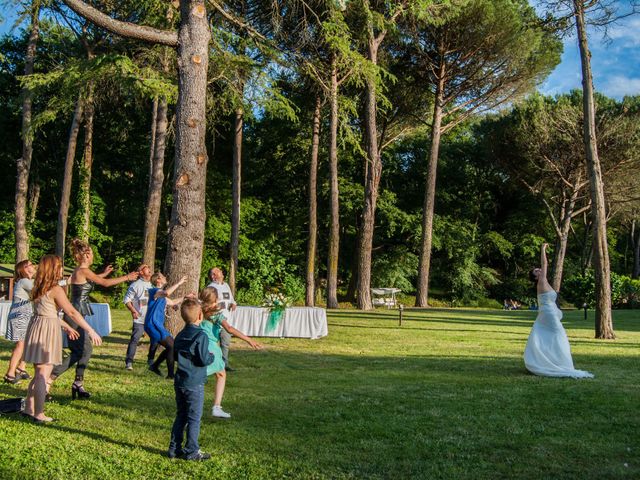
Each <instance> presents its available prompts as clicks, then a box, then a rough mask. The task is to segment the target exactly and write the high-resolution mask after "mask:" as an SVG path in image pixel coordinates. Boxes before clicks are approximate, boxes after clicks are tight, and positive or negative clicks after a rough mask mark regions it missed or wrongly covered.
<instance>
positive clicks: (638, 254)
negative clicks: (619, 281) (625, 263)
mask: <svg viewBox="0 0 640 480" xmlns="http://www.w3.org/2000/svg"><path fill="white" fill-rule="evenodd" d="M634 223H635V221H634ZM631 244H632V245H633V271H632V273H631V278H638V277H640V232H638V235H634V233H633V232H632V234H631Z"/></svg>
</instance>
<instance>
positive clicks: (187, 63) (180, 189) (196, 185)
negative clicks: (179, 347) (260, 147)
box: [165, 0, 211, 334]
mask: <svg viewBox="0 0 640 480" xmlns="http://www.w3.org/2000/svg"><path fill="white" fill-rule="evenodd" d="M206 13H207V12H206V7H205V3H204V0H183V1H181V2H180V27H179V33H178V39H179V42H178V43H179V45H178V92H179V93H178V105H177V108H176V154H175V167H174V175H173V208H172V210H171V221H170V225H169V238H168V240H167V255H166V258H165V270H166V273H167V278H168V281H169V283H170V284H172V283H176V282H177V281H178V280H179V279H180V278H181V277H182V276H183V275H186V276H187V278H188V281H187V283H186V284H184V285H183V286H181V287H180V288H179V289H178V290H177V292H176V293H175V296H176V297H179V296H180V295H183V294H185V293H187V292H195V291H197V290H198V287H199V280H200V270H201V267H202V250H203V246H204V228H205V222H206V212H205V189H206V173H207V149H206V146H205V133H206V98H207V66H208V62H209V40H210V38H211V32H210V30H209V22H208V18H207V15H206ZM166 325H167V327H168V328H169V330H170V331H171V332H173V333H174V334H175V333H176V332H177V331H179V330H180V329H182V327H183V325H184V323H183V321H182V319H181V318H180V315H179V314H178V313H177V312H172V313H171V314H170V315H169V316H168V317H167V321H166Z"/></svg>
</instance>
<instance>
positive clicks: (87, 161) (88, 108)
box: [78, 83, 95, 242]
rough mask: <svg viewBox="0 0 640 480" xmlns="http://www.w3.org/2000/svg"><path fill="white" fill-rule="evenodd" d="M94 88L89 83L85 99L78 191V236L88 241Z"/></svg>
mask: <svg viewBox="0 0 640 480" xmlns="http://www.w3.org/2000/svg"><path fill="white" fill-rule="evenodd" d="M94 89H95V85H94V84H93V83H89V85H88V86H87V98H86V101H85V114H84V149H83V155H82V163H81V165H80V186H79V192H78V199H79V202H78V203H79V205H78V208H79V210H80V212H81V217H80V226H79V228H78V236H79V237H80V238H81V239H82V240H84V241H86V242H88V241H89V229H90V227H91V173H92V170H93V123H94V116H95V106H94V104H93V100H94V98H93V96H94Z"/></svg>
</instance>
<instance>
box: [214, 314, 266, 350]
mask: <svg viewBox="0 0 640 480" xmlns="http://www.w3.org/2000/svg"><path fill="white" fill-rule="evenodd" d="M222 326H223V327H224V329H225V330H226V331H227V332H229V333H230V334H231V335H233V336H234V337H238V338H240V339H242V340H244V341H245V342H247V343H248V344H249V346H250V347H251V348H254V349H256V350H261V349H263V348H264V346H263V345H262V344H260V343H258V342H256V341H255V340H254V339H252V338H251V337H247V336H246V335H245V334H244V333H242V332H240V331H238V330H236V329H235V328H233V327H232V326H231V325H229V322H227V321H226V320H223V321H222Z"/></svg>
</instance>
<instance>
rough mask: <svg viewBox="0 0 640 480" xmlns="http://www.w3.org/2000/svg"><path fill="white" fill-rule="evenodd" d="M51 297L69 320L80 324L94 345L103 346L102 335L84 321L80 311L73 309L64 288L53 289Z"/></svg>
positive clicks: (56, 287)
mask: <svg viewBox="0 0 640 480" xmlns="http://www.w3.org/2000/svg"><path fill="white" fill-rule="evenodd" d="M51 296H52V297H53V299H54V300H55V302H56V305H57V306H58V307H59V308H61V309H62V310H63V311H64V313H66V314H67V315H68V316H69V318H71V319H72V320H73V321H74V322H76V324H78V326H80V328H82V329H83V330H84V331H85V332H87V335H89V338H91V343H93V344H94V345H101V344H102V339H101V338H100V335H98V334H97V333H96V331H95V330H94V329H93V328H91V325H89V324H88V323H87V321H86V320H85V319H84V317H83V316H82V314H81V313H80V312H78V310H76V309H75V308H74V307H73V305H71V302H69V299H68V298H67V295H66V294H65V293H64V290H63V289H62V287H59V286H55V287H53V288H52V289H51ZM63 328H64V327H63ZM72 339H73V338H72Z"/></svg>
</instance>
